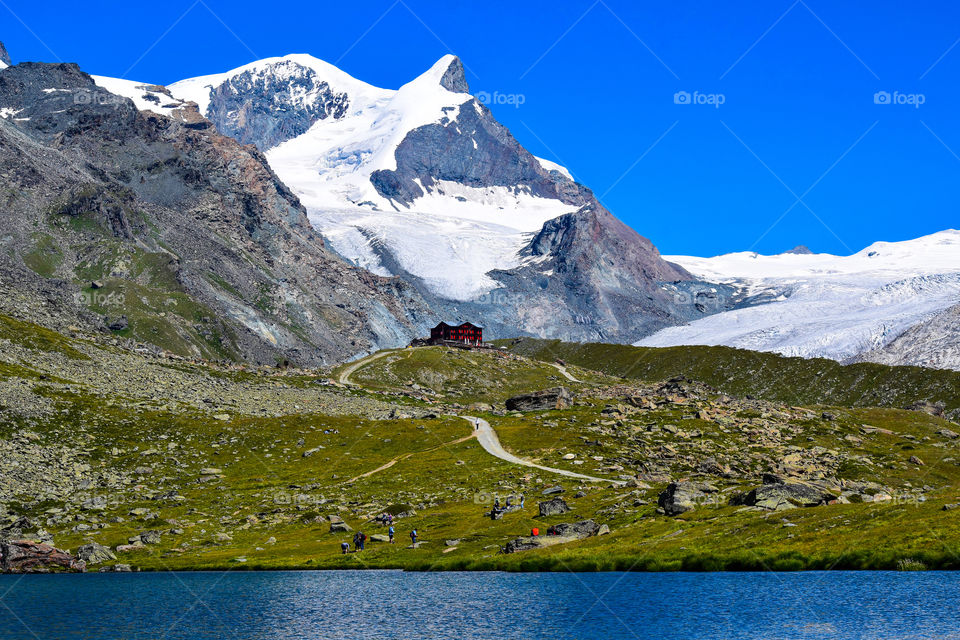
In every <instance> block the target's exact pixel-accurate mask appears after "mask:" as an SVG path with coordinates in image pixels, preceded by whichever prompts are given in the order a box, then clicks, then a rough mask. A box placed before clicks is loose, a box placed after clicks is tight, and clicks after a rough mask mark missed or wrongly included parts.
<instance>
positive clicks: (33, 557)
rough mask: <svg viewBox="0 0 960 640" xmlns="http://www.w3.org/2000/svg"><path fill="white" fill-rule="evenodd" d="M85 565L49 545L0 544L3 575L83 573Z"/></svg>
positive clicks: (24, 541)
mask: <svg viewBox="0 0 960 640" xmlns="http://www.w3.org/2000/svg"><path fill="white" fill-rule="evenodd" d="M85 570H86V563H84V562H83V561H82V560H78V559H76V558H74V557H73V556H72V555H70V554H69V553H67V552H66V551H61V550H60V549H57V548H56V547H54V546H52V545H49V544H41V543H39V542H32V541H30V540H13V541H10V542H0V571H2V572H3V573H49V572H51V571H80V572H82V571H85Z"/></svg>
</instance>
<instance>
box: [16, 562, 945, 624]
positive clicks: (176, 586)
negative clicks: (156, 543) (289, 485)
mask: <svg viewBox="0 0 960 640" xmlns="http://www.w3.org/2000/svg"><path fill="white" fill-rule="evenodd" d="M0 638H2V639H3V640H20V639H24V640H48V639H58V640H59V639H64V640H66V639H69V640H79V639H83V640H87V639H90V640H94V639H95V640H128V639H139V638H143V639H151V640H157V639H159V638H163V639H165V640H208V639H209V640H213V639H217V640H220V639H238V640H253V639H256V640H261V639H273V638H277V639H281V640H286V639H293V638H296V639H301V638H324V639H328V638H330V639H332V638H349V639H358V640H379V639H390V640H393V639H407V638H411V639H413V638H417V639H421V638H456V639H462V638H471V639H472V638H476V639H478V640H495V639H498V638H524V639H526V638H530V639H533V638H548V639H551V640H568V639H577V640H595V639H620V638H623V639H634V640H636V639H646V638H656V639H659V640H671V639H683V640H691V639H694V640H696V639H705V640H706V639H709V640H719V639H724V638H729V639H739V638H763V639H764V640H768V639H777V638H804V639H808V638H831V639H833V638H858V639H859V638H871V639H872V638H884V639H886V638H890V639H896V640H909V639H929V638H938V639H940V638H960V574H958V573H941V572H923V573H878V572H812V573H780V574H774V573H702V574H689V573H687V574H684V573H670V574H643V573H630V574H627V573H594V574H572V573H550V574H505V573H433V574H427V573H401V572H393V571H368V572H353V571H343V572H340V571H338V572H285V573H280V572H276V573H273V572H268V573H244V572H227V573H141V574H87V575H61V576H45V575H37V576H11V575H6V576H4V575H0Z"/></svg>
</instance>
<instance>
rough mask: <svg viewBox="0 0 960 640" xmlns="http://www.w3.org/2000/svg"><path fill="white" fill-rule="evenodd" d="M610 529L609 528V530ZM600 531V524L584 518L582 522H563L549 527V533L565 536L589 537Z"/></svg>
mask: <svg viewBox="0 0 960 640" xmlns="http://www.w3.org/2000/svg"><path fill="white" fill-rule="evenodd" d="M608 531H609V530H608ZM599 532H600V525H598V524H597V523H596V522H594V521H593V520H582V521H580V522H574V523H572V524H571V523H569V522H561V523H560V524H555V525H553V526H552V527H550V528H549V529H547V535H551V536H562V537H564V538H580V539H582V538H589V537H591V536H595V535H597V534H598V533H599Z"/></svg>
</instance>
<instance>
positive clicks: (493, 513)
mask: <svg viewBox="0 0 960 640" xmlns="http://www.w3.org/2000/svg"><path fill="white" fill-rule="evenodd" d="M513 500H514V496H507V500H506V502H505V504H504V506H502V507H501V506H500V496H495V497H494V498H493V509H491V510H490V518H491V519H493V520H499V519H500V518H501V517H503V514H504V513H506V512H507V511H513V510H514V509H523V507H524V503H525V502H526V500H525V498H524V496H523V494H522V493H521V494H520V500H519V503H518V504H514V502H513Z"/></svg>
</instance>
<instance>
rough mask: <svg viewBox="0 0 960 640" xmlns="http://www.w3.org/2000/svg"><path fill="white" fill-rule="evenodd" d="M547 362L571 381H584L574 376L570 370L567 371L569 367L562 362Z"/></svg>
mask: <svg viewBox="0 0 960 640" xmlns="http://www.w3.org/2000/svg"><path fill="white" fill-rule="evenodd" d="M547 364H549V365H550V366H551V367H553V368H554V369H556V370H557V371H559V372H560V373H561V374H562V375H563V377H564V378H566V379H567V380H569V381H570V382H583V380H577V379H576V378H574V377H573V376H572V375H571V374H570V372H569V371H567V368H566V367H565V366H563V365H562V364H557V363H556V362H548V363H547Z"/></svg>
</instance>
